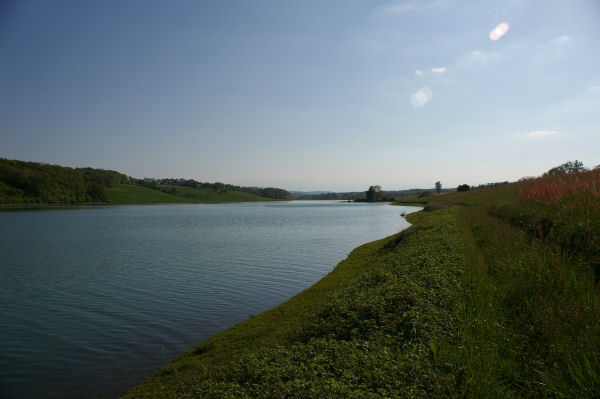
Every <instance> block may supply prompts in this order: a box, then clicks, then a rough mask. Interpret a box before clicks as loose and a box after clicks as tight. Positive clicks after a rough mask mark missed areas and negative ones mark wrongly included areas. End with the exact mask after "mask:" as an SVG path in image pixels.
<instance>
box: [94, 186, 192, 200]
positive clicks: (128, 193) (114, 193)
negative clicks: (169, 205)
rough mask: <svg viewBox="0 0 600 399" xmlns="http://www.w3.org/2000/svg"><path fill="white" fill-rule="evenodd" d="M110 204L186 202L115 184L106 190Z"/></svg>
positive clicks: (152, 191)
mask: <svg viewBox="0 0 600 399" xmlns="http://www.w3.org/2000/svg"><path fill="white" fill-rule="evenodd" d="M106 194H107V196H108V202H110V203H145V202H148V203H154V202H186V200H185V199H183V198H180V197H177V196H175V195H171V194H167V193H163V192H162V191H158V190H153V189H151V188H147V187H142V186H136V185H134V184H115V185H114V186H113V187H110V188H107V189H106Z"/></svg>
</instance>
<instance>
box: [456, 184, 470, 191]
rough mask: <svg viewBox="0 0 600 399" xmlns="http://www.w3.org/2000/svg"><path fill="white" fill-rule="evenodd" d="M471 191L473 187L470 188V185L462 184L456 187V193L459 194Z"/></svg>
mask: <svg viewBox="0 0 600 399" xmlns="http://www.w3.org/2000/svg"><path fill="white" fill-rule="evenodd" d="M470 189H471V186H469V185H468V184H461V185H460V186H458V187H456V191H458V192H462V191H469V190H470Z"/></svg>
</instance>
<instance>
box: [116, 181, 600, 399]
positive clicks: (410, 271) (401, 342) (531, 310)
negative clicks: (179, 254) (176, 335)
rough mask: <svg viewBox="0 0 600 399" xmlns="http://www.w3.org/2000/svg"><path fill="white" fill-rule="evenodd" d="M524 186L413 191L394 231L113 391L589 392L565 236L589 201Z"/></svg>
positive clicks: (580, 254) (578, 276)
mask: <svg viewBox="0 0 600 399" xmlns="http://www.w3.org/2000/svg"><path fill="white" fill-rule="evenodd" d="M584 177H585V176H584ZM599 177H600V176H591V177H590V178H591V179H596V180H595V181H597V182H600V178H599ZM537 184H539V181H530V182H523V183H519V184H515V185H511V186H506V187H501V188H496V189H489V190H480V191H475V192H469V193H456V194H446V195H440V196H432V197H429V198H427V199H426V200H425V201H426V202H427V204H426V210H427V211H425V212H419V213H417V214H412V215H409V220H410V221H411V222H412V223H414V225H413V226H412V227H411V228H409V229H408V230H406V231H404V232H401V233H399V234H397V235H395V236H391V237H388V238H386V239H383V240H379V241H375V242H373V243H369V244H366V245H363V246H361V247H359V248H357V249H356V250H354V251H353V252H352V253H351V254H350V255H349V256H348V258H347V259H346V260H344V261H343V262H341V263H340V264H339V265H338V266H337V267H336V268H335V269H334V270H333V271H332V272H331V273H330V274H328V275H327V276H326V277H325V278H324V279H322V280H321V281H320V282H318V283H317V284H315V285H314V286H313V287H311V288H310V289H308V290H306V291H304V292H302V293H300V294H299V295H297V296H295V297H293V298H292V299H290V300H289V301H287V302H285V303H284V304H282V305H280V306H278V307H276V308H274V309H272V310H270V311H268V312H265V313H264V314H262V315H259V316H255V317H252V318H250V319H249V320H247V321H245V322H243V323H239V324H238V325H236V326H234V327H232V328H231V329H229V330H227V331H225V332H223V333H221V334H217V335H216V336H214V337H212V338H211V339H209V340H207V341H206V342H204V343H203V344H201V345H199V346H197V347H195V348H192V349H190V350H188V351H187V352H185V353H184V354H183V355H182V356H181V357H180V358H178V359H176V360H175V361H173V362H172V363H171V364H170V365H169V366H166V367H164V368H163V369H162V370H161V371H160V372H159V373H158V374H156V375H155V376H153V377H151V378H149V379H148V380H147V381H146V382H145V383H143V384H142V385H140V386H138V387H136V388H135V389H133V390H132V391H131V392H130V393H129V394H128V396H127V397H128V398H205V397H223V398H238V397H241V398H282V397H307V398H323V397H329V398H375V397H378V398H379V397H471V398H480V397H535V398H538V397H598V396H600V357H599V353H600V297H599V293H598V286H597V276H596V274H595V269H594V267H593V265H594V262H595V261H596V258H595V256H596V255H595V252H594V251H590V249H589V247H587V246H586V245H588V244H587V243H583V242H582V243H580V242H578V241H577V240H568V239H567V238H568V237H578V231H579V230H578V229H577V228H575V227H573V226H578V228H579V229H585V231H586V232H591V233H594V232H596V231H597V228H598V226H599V225H598V223H597V221H598V218H597V216H598V215H597V214H596V213H594V212H593V211H592V212H587V213H586V212H582V210H581V209H579V205H576V204H573V203H572V202H573V201H576V200H577V199H578V196H579V195H583V196H589V195H592V196H594V195H596V194H593V193H592V194H590V189H587V191H585V192H583V193H582V192H579V191H577V190H575V191H569V192H567V194H565V195H564V196H558V197H555V198H554V200H553V201H554V202H552V201H550V202H547V201H546V199H547V197H543V198H542V199H543V201H541V200H540V198H538V197H535V198H533V199H532V198H531V190H530V189H531V187H534V188H535V187H537ZM551 184H555V183H552V182H551ZM557 184H562V183H560V182H559V183H557ZM591 187H595V186H594V185H592V186H591ZM586 198H587V197H586ZM407 200H408V201H411V199H407ZM412 200H413V201H416V200H420V201H423V199H418V198H414V199H412ZM544 201H546V202H544ZM557 201H559V202H560V201H563V202H564V203H563V205H564V206H562V205H560V204H559V202H557ZM569 202H570V203H571V205H570V206H567V205H566V204H567V203H569ZM592 203H594V202H592ZM559 205H560V206H559ZM588 205H589V203H588ZM557 207H558V208H560V209H564V211H561V212H556V209H557ZM586 209H587V208H586ZM592 209H595V208H594V206H593V205H592ZM524 210H527V211H526V212H525V211H524ZM519 215H520V216H519ZM548 215H552V216H548ZM573 218H574V219H573ZM571 219H572V220H571ZM568 220H570V222H567V221H568ZM524 221H525V222H524ZM540 226H542V227H540ZM540 232H546V233H544V234H540ZM548 232H552V234H550V233H548ZM565 240H566V241H565ZM563 242H569V246H564V245H563V244H562V243H563ZM592 243H594V241H593V240H592Z"/></svg>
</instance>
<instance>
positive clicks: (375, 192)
mask: <svg viewBox="0 0 600 399" xmlns="http://www.w3.org/2000/svg"><path fill="white" fill-rule="evenodd" d="M384 194H385V193H384V192H383V190H382V189H381V186H380V185H376V186H371V187H369V189H368V190H367V192H366V200H367V202H375V201H382V200H383V196H384Z"/></svg>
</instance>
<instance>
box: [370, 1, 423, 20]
mask: <svg viewBox="0 0 600 399" xmlns="http://www.w3.org/2000/svg"><path fill="white" fill-rule="evenodd" d="M418 9H419V7H418V6H417V5H415V4H412V3H405V4H388V5H387V6H383V7H379V8H378V9H376V10H375V15H376V16H380V17H388V16H397V15H405V14H408V13H411V12H413V11H416V10H418Z"/></svg>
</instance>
